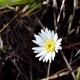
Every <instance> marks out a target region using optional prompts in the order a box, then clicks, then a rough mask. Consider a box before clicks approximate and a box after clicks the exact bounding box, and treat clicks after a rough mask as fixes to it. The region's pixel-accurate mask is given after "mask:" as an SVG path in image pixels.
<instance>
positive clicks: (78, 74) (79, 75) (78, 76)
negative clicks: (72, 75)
mask: <svg viewBox="0 0 80 80" xmlns="http://www.w3.org/2000/svg"><path fill="white" fill-rule="evenodd" d="M76 78H77V80H80V69H79V70H78V72H77V75H76Z"/></svg>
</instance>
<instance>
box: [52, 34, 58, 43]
mask: <svg viewBox="0 0 80 80" xmlns="http://www.w3.org/2000/svg"><path fill="white" fill-rule="evenodd" d="M57 39H58V35H57V33H55V35H54V39H53V40H54V41H55V42H56V41H57Z"/></svg>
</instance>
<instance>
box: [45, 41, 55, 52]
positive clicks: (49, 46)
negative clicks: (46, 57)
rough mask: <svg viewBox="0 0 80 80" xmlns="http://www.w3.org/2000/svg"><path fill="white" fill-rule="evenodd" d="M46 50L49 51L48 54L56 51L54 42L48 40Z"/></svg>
mask: <svg viewBox="0 0 80 80" xmlns="http://www.w3.org/2000/svg"><path fill="white" fill-rule="evenodd" d="M44 48H45V49H46V50H47V51H48V52H52V51H54V50H55V43H54V41H53V40H47V41H46V42H45V45H44Z"/></svg>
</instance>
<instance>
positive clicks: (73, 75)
mask: <svg viewBox="0 0 80 80" xmlns="http://www.w3.org/2000/svg"><path fill="white" fill-rule="evenodd" d="M61 54H62V56H63V59H64V61H65V63H66V65H67V67H68V68H69V70H70V71H72V68H71V66H70V64H69V63H68V61H67V59H66V57H65V55H64V53H63V52H62V51H61ZM71 75H72V77H73V79H74V80H75V74H74V72H72V73H71Z"/></svg>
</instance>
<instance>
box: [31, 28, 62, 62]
mask: <svg viewBox="0 0 80 80" xmlns="http://www.w3.org/2000/svg"><path fill="white" fill-rule="evenodd" d="M34 37H35V38H36V40H32V41H33V42H34V43H35V44H37V45H38V47H33V48H32V49H33V50H34V53H37V55H36V57H40V58H39V61H41V60H43V62H47V61H48V60H49V62H50V63H51V62H52V60H54V57H55V53H58V50H61V49H62V47H61V41H62V38H59V39H58V35H57V33H54V31H50V30H48V29H47V28H46V29H45V30H43V29H41V33H39V35H34Z"/></svg>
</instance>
